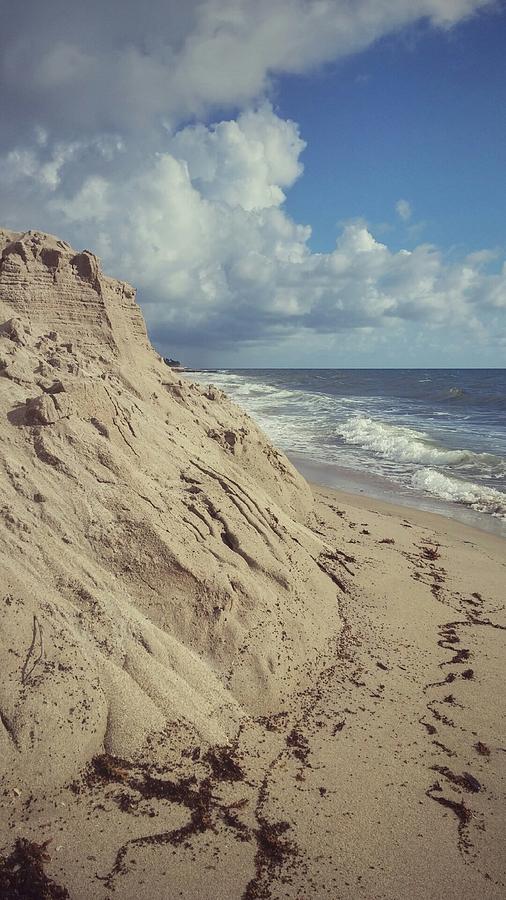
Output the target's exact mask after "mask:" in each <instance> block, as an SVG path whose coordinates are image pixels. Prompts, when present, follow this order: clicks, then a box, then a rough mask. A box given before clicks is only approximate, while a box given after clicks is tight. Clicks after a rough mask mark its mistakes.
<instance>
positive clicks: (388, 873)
mask: <svg viewBox="0 0 506 900" xmlns="http://www.w3.org/2000/svg"><path fill="white" fill-rule="evenodd" d="M1 237H2V246H3V254H2V265H1V266H0V312H1V313H2V315H1V316H0V356H1V359H2V363H1V365H0V370H1V371H0V375H1V377H0V413H1V415H2V422H3V425H2V431H1V433H0V461H1V479H0V500H1V503H0V508H1V510H2V516H1V519H0V527H1V532H0V537H1V542H0V563H1V567H0V598H1V604H2V605H1V610H2V616H1V620H0V651H1V658H2V665H1V671H0V722H1V727H0V749H1V751H2V759H3V764H2V772H1V780H0V795H1V806H2V816H1V820H0V897H1V898H2V900H4V898H5V900H9V898H20V897H36V898H42V897H44V898H51V897H52V898H55V897H56V898H65V897H70V898H72V900H89V898H97V900H111V898H112V897H117V898H121V900H123V898H124V900H134V898H135V900H152V898H155V897H156V898H170V900H172V898H185V900H195V898H199V900H214V898H223V900H225V898H226V900H253V898H273V900H278V898H279V900H281V898H293V900H302V898H315V900H317V898H322V897H330V898H347V900H348V898H349V900H352V898H357V897H363V898H367V900H404V898H406V897H416V898H429V900H437V898H449V900H453V898H455V900H457V898H458V900H471V898H475V897H476V896H480V897H483V898H486V900H489V898H490V900H492V898H501V897H503V896H504V892H505V888H506V871H505V862H504V861H505V859H506V853H505V850H506V847H505V838H504V835H505V825H506V820H505V809H506V803H505V800H506V796H505V794H506V777H505V776H506V701H505V695H504V660H505V645H506V614H505V602H504V584H505V581H506V579H505V565H506V554H505V552H504V551H505V542H504V539H502V538H501V537H499V536H497V535H494V534H491V533H486V532H485V531H482V530H478V529H472V528H469V527H468V526H466V525H465V524H463V523H461V522H457V521H454V520H450V519H447V518H445V517H442V516H439V515H436V514H432V513H429V512H425V511H421V510H415V509H410V508H407V507H396V506H394V505H391V504H389V503H387V502H385V501H381V500H375V499H371V498H369V497H367V496H366V495H360V496H357V495H353V494H346V493H344V492H340V491H339V492H336V491H333V490H330V489H328V488H324V487H321V486H318V485H315V484H313V485H311V486H309V485H308V484H307V483H306V482H305V481H304V480H303V479H302V477H301V476H300V475H299V473H298V472H297V471H296V470H295V469H294V468H293V466H292V465H291V464H290V462H289V461H288V460H287V459H286V458H285V457H284V456H283V454H281V453H280V452H279V451H278V450H276V449H275V448H274V447H273V446H272V445H271V444H270V443H269V442H268V441H267V439H266V438H265V436H264V435H263V434H262V433H261V432H260V431H259V429H258V428H257V426H256V425H255V424H254V422H253V421H252V420H251V419H250V418H249V417H248V416H247V415H245V414H244V413H243V412H242V411H241V410H240V409H239V408H238V407H236V406H235V405H233V404H232V403H230V401H229V400H228V399H227V398H226V397H225V396H224V395H223V394H222V393H221V392H219V391H217V390H215V389H213V388H212V387H202V386H200V387H199V386H197V385H193V384H191V383H189V382H186V381H185V382H183V381H182V380H180V379H179V378H178V375H177V373H176V374H174V373H172V372H171V370H170V369H169V368H168V367H167V366H165V365H164V363H163V360H161V359H160V357H159V356H158V355H157V354H156V353H155V352H154V351H153V349H152V348H151V346H150V345H149V341H148V339H147V336H146V332H145V328H144V323H143V320H142V316H141V314H140V310H139V308H138V307H137V305H136V303H135V292H134V291H133V289H132V288H131V287H130V286H129V285H127V284H125V283H123V282H118V281H114V280H112V279H108V278H107V277H106V276H104V275H103V274H102V272H101V270H100V267H99V263H98V260H97V258H96V257H94V256H93V254H90V253H89V252H88V251H83V252H81V253H76V251H74V250H73V249H72V248H71V247H69V245H67V244H65V242H62V241H58V240H57V239H56V238H52V237H51V236H49V235H44V234H41V233H38V232H27V233H25V234H16V233H14V234H13V233H9V232H2V233H1Z"/></svg>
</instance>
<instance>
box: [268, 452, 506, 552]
mask: <svg viewBox="0 0 506 900" xmlns="http://www.w3.org/2000/svg"><path fill="white" fill-rule="evenodd" d="M284 452H285V454H286V456H287V457H288V459H289V460H290V462H291V463H292V465H294V466H295V468H296V469H297V471H298V472H299V474H301V475H302V476H303V477H304V478H305V479H306V481H308V482H309V484H310V485H311V487H317V488H323V489H328V490H330V491H333V492H335V493H336V494H339V495H343V496H344V497H345V498H346V502H348V503H349V504H350V505H352V506H353V505H354V506H357V507H360V508H364V509H373V508H375V509H377V510H383V511H385V513H388V511H389V510H390V511H391V512H390V514H391V515H397V516H400V517H403V516H404V515H406V514H407V513H406V511H407V512H408V513H409V515H411V517H416V519H417V521H418V522H420V523H421V522H422V521H424V520H426V521H427V522H429V521H430V520H432V518H433V517H434V518H435V520H436V521H437V520H441V523H440V524H441V526H442V525H443V523H445V522H446V523H453V524H455V525H456V524H458V525H460V526H461V527H462V528H465V529H470V530H475V531H478V532H480V533H482V534H488V535H491V536H495V537H496V538H497V539H498V540H499V541H501V542H503V541H504V540H506V522H504V521H503V520H502V519H498V518H494V516H492V515H489V514H487V513H481V512H477V511H476V510H473V509H471V508H469V507H467V506H464V505H459V504H457V503H444V502H443V501H440V500H438V499H437V498H436V497H434V498H431V497H430V496H424V495H422V494H416V493H415V492H412V491H409V492H408V491H406V492H405V493H401V489H399V490H398V491H396V490H395V486H394V485H392V482H390V481H389V480H388V479H386V478H380V477H379V476H371V475H367V474H364V473H362V472H358V471H357V470H354V469H347V468H345V467H339V466H337V465H333V464H332V463H324V462H321V461H319V460H313V459H311V458H310V457H306V456H305V455H304V454H302V453H297V452H292V451H284ZM357 476H358V477H357ZM448 527H449V526H448Z"/></svg>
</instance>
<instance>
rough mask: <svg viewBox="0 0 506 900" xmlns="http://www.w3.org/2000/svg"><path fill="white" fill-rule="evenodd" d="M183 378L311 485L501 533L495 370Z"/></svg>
mask: <svg viewBox="0 0 506 900" xmlns="http://www.w3.org/2000/svg"><path fill="white" fill-rule="evenodd" d="M189 377H191V378H192V379H194V380H196V381H199V382H201V383H202V382H203V383H212V384H214V385H216V386H217V387H220V388H222V389H223V390H224V391H225V392H226V393H227V394H228V395H229V396H230V397H231V398H232V399H233V400H235V401H236V402H237V403H239V404H240V405H241V406H242V407H243V408H244V409H245V410H246V411H247V412H248V413H250V415H251V416H252V417H253V418H254V419H255V420H256V421H257V422H258V424H259V425H260V426H261V427H262V429H263V430H264V431H265V433H266V434H267V435H268V436H269V438H270V439H271V440H272V441H273V443H274V444H276V445H277V446H278V447H279V448H280V449H282V450H284V451H285V452H286V453H287V454H288V455H289V456H291V457H292V459H293V461H294V462H295V464H296V465H297V466H298V468H300V469H301V470H302V471H303V473H305V474H306V475H309V476H310V477H312V478H313V480H319V481H321V482H322V483H326V484H331V485H332V484H334V485H335V486H338V487H341V488H348V489H349V490H352V491H357V490H361V491H365V492H366V493H370V494H372V495H374V496H385V495H389V496H390V499H392V500H396V501H400V502H403V503H404V504H407V505H414V506H421V507H424V508H426V509H435V510H436V511H440V512H444V513H446V514H450V515H455V516H456V517H457V518H462V519H464V520H466V519H467V520H470V519H473V520H475V524H479V525H481V526H482V527H488V528H490V530H493V531H498V532H502V533H504V534H506V370H504V369H444V370H443V369H427V370H420V369H402V370H401V369H395V370H392V369H219V370H208V371H201V372H196V373H191V375H189ZM465 510H467V512H468V515H467V517H466V515H465V513H464V511H465ZM470 514H472V515H470Z"/></svg>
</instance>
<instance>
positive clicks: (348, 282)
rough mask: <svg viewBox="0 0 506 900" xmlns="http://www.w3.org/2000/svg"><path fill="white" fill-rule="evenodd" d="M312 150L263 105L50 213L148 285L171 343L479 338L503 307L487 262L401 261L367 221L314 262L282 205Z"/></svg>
mask: <svg viewBox="0 0 506 900" xmlns="http://www.w3.org/2000/svg"><path fill="white" fill-rule="evenodd" d="M303 148H304V143H303V141H301V140H300V138H299V135H298V131H297V128H296V126H295V125H294V124H293V123H291V122H286V121H284V120H282V119H280V118H279V117H278V116H277V115H276V114H275V113H274V112H273V110H272V108H271V107H270V106H269V105H268V104H266V103H263V104H262V105H261V106H260V107H259V108H257V109H256V110H249V111H246V112H244V113H243V114H241V115H240V116H239V117H238V119H237V120H235V121H230V122H226V121H223V122H220V123H218V124H216V125H213V126H210V127H208V128H206V127H205V126H203V125H199V126H197V127H194V126H190V127H187V128H184V129H182V130H181V131H180V132H179V133H178V134H176V135H175V136H174V137H173V138H172V139H169V140H168V151H167V152H163V153H158V154H156V155H153V156H152V157H150V158H149V159H148V160H147V161H146V164H145V167H144V169H142V170H139V171H137V172H135V173H133V172H131V173H130V174H129V177H123V178H121V179H120V180H114V179H113V178H109V179H107V178H104V177H98V176H90V177H88V178H87V179H85V181H84V182H83V183H82V184H81V186H80V187H79V189H78V190H77V191H75V192H74V193H71V194H70V195H69V194H67V196H64V194H63V192H62V191H60V192H59V193H58V194H57V196H55V197H54V199H53V201H52V208H53V210H55V211H56V212H57V213H58V214H59V216H63V218H64V220H65V221H67V222H68V223H69V225H71V226H72V228H73V233H74V234H75V235H78V236H79V239H80V241H81V243H84V244H86V245H87V246H94V247H96V248H97V249H98V251H99V252H101V253H102V255H103V256H104V258H105V263H106V266H107V268H109V269H111V268H112V269H113V270H114V271H115V272H117V273H118V274H119V275H121V276H122V277H125V278H129V279H130V280H132V281H133V282H134V283H135V284H137V285H138V286H139V288H140V297H141V300H142V301H143V303H144V308H145V312H146V314H147V318H148V321H149V323H150V325H151V326H152V329H153V332H154V334H155V335H158V336H159V337H160V338H162V337H163V335H168V334H170V336H171V339H172V340H177V341H181V340H183V339H184V340H189V339H190V337H191V336H193V337H192V340H194V341H195V342H197V343H198V342H199V341H206V342H208V343H209V342H210V343H212V342H213V341H214V342H220V341H221V342H223V341H226V340H228V341H230V342H231V343H234V342H237V341H239V342H240V341H250V340H254V339H255V338H262V339H265V338H266V336H271V337H274V338H275V337H280V336H282V335H289V334H291V333H294V332H296V331H297V330H298V329H305V330H306V331H307V332H313V333H321V334H325V333H335V332H339V331H344V330H348V329H363V328H370V327H373V328H375V329H378V328H382V327H390V324H391V323H392V322H393V321H397V322H403V321H404V322H406V321H413V320H416V321H419V322H420V323H422V322H424V323H426V324H428V325H429V327H432V326H440V325H444V324H447V323H449V322H451V323H452V324H459V325H461V326H466V327H467V326H469V325H471V326H472V327H474V328H475V327H477V323H478V322H479V320H480V316H481V315H482V313H483V310H485V309H486V308H487V306H490V307H494V308H498V307H501V306H502V305H503V302H504V297H505V286H506V270H505V271H504V272H503V273H501V274H500V275H495V276H493V275H488V274H487V272H486V265H487V263H488V262H489V260H490V255H489V254H487V253H486V252H485V253H484V252H481V253H478V254H474V255H470V256H469V257H467V258H466V259H464V260H463V261H461V262H460V263H453V264H450V263H448V262H447V261H445V259H444V257H443V254H442V253H441V252H440V251H439V250H437V248H435V247H432V246H430V245H427V244H424V245H420V246H418V247H416V248H415V249H414V250H411V251H408V250H400V251H398V252H393V251H391V250H390V249H389V248H388V246H386V245H385V244H384V243H381V242H379V241H377V240H376V239H375V238H374V236H373V235H372V234H371V233H370V231H369V230H368V228H367V227H366V225H364V224H363V223H353V224H349V225H347V226H345V227H344V229H343V231H342V233H341V235H340V237H339V239H338V241H337V243H336V247H335V249H334V250H333V251H332V252H331V253H313V252H311V250H310V249H309V246H308V239H309V237H310V229H309V228H308V227H304V226H300V225H298V224H296V223H295V222H294V221H293V220H292V219H291V218H290V217H289V216H288V215H287V213H286V211H285V210H284V209H283V208H282V200H283V196H284V194H283V191H282V187H285V188H286V187H287V186H289V185H290V184H292V183H293V181H294V180H295V178H296V177H297V173H299V172H300V171H301V166H300V162H299V155H300V153H301V151H302V150H303Z"/></svg>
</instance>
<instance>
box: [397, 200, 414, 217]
mask: <svg viewBox="0 0 506 900" xmlns="http://www.w3.org/2000/svg"><path fill="white" fill-rule="evenodd" d="M395 211H396V213H397V215H398V216H399V218H401V219H402V221H403V222H409V220H410V218H411V216H412V214H413V210H412V209H411V203H410V202H409V200H402V199H401V200H398V201H397V203H396V204H395Z"/></svg>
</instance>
